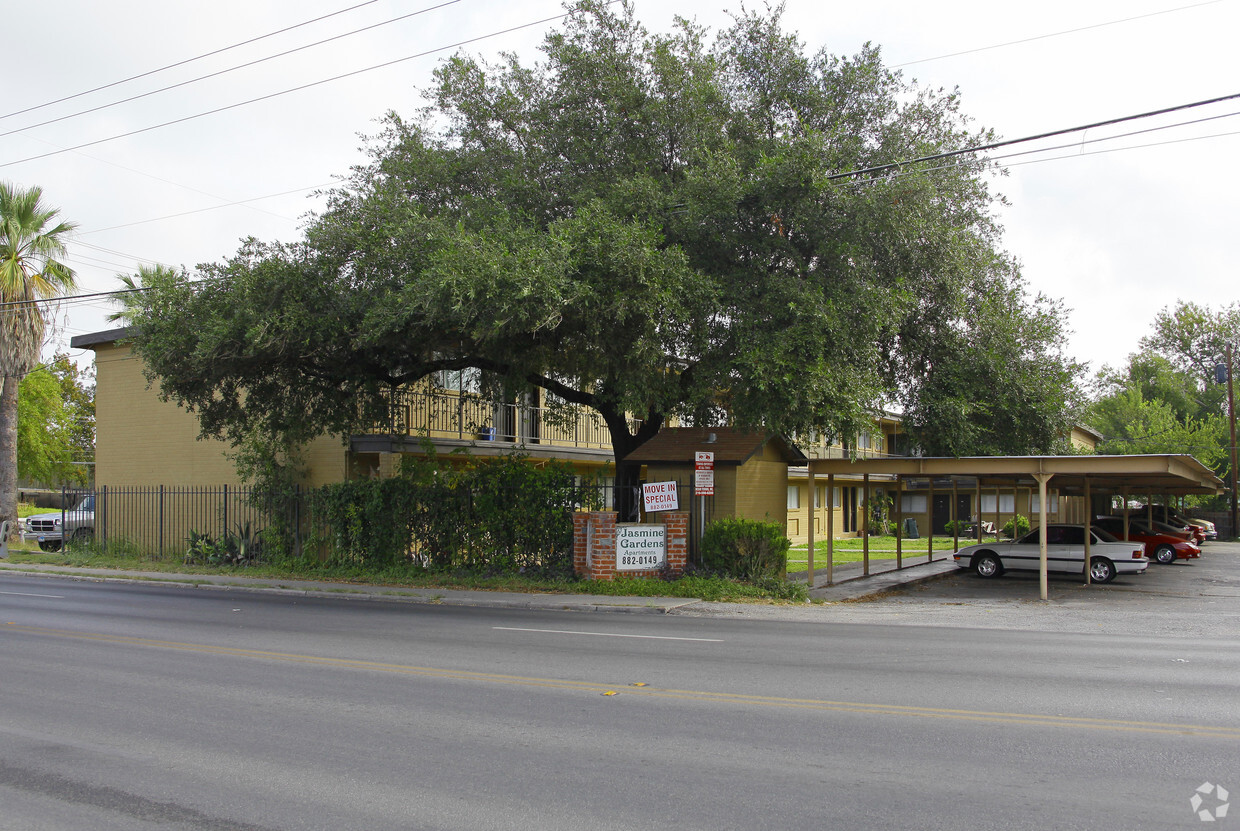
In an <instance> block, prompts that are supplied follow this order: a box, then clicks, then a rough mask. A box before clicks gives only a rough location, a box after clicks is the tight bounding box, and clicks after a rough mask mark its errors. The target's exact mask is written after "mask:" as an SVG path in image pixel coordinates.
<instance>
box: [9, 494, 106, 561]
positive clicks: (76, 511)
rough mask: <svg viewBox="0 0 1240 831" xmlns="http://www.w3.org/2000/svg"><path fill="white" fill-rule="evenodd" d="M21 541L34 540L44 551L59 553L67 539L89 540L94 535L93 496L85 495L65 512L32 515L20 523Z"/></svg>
mask: <svg viewBox="0 0 1240 831" xmlns="http://www.w3.org/2000/svg"><path fill="white" fill-rule="evenodd" d="M21 523H22V539H23V540H29V539H34V540H37V541H38V543H39V548H41V549H43V550H44V551H59V550H60V546H61V543H62V542H63V541H64V540H65V538H66V537H67V538H68V539H70V540H89V539H90V538H91V537H93V536H94V535H95V495H94V494H93V493H92V494H87V495H86V496H85V497H83V498H82V501H81V502H79V503H78V504H77V505H74V506H73V507H72V508H70V509H69V510H67V511H54V512H51V513H46V514H32V515H30V516H28V517H26V518H25V519H23V520H22V521H21Z"/></svg>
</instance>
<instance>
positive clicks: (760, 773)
mask: <svg viewBox="0 0 1240 831" xmlns="http://www.w3.org/2000/svg"><path fill="white" fill-rule="evenodd" d="M1203 562H1204V561H1203ZM1171 568H1179V567H1178V566H1175V567H1171ZM1168 574H1174V572H1165V573H1164V574H1163V577H1166V576H1167V575H1168ZM1184 574H1190V571H1189V569H1188V568H1186V569H1185V571H1184ZM962 576H964V577H967V575H962ZM1151 576H1152V577H1153V576H1157V573H1155V575H1151ZM1177 576H1178V575H1177ZM955 579H958V578H956V577H953V578H951V579H949V580H947V581H944V582H943V583H935V584H931V586H930V587H928V588H926V589H925V591H926V592H947V591H949V589H950V584H951V582H952V580H955ZM1035 584H1036V578H1035ZM962 585H964V586H965V587H966V588H968V587H969V584H967V583H966V584H962ZM1140 585H1141V586H1148V587H1153V586H1155V584H1154V583H1148V584H1140ZM994 586H997V587H998V588H995V587H994ZM994 586H991V587H987V588H984V589H978V590H979V591H983V590H984V591H987V592H993V591H996V590H998V591H1004V590H1012V588H1013V587H1015V588H1019V586H1020V584H1019V583H1014V582H1008V583H1003V584H1002V585H1000V584H997V583H996V584H994ZM1061 588H1062V591H1063V593H1064V595H1068V593H1069V592H1070V591H1071V590H1070V589H1068V588H1067V584H1064V585H1063V586H1061ZM1104 588H1106V589H1111V588H1112V587H1104ZM1117 596H1118V593H1116V592H1113V591H1111V592H1109V593H1108V594H1095V595H1090V596H1088V597H1087V600H1088V601H1089V602H1092V603H1094V604H1098V603H1100V598H1101V599H1103V600H1105V599H1106V598H1113V597H1117ZM950 597H951V595H944V596H943V597H933V596H927V595H926V594H925V593H924V592H922V593H916V594H915V593H910V596H909V597H906V598H903V599H901V598H894V599H890V598H889V599H886V600H883V601H879V602H876V603H867V604H843V605H840V606H835V607H830V608H826V609H815V610H806V611H807V612H809V616H808V617H805V616H802V617H799V618H795V619H782V620H774V619H771V620H767V619H759V618H760V617H763V615H762V614H760V613H755V612H753V611H752V610H751V613H750V614H736V613H731V612H728V611H727V610H723V611H721V612H720V613H721V614H724V615H726V616H725V617H722V618H720V617H714V616H702V617H689V616H680V615H677V616H662V615H660V616H656V615H640V616H635V615H622V614H580V613H566V612H538V611H524V610H507V609H471V608H460V607H439V606H434V605H413V604H397V603H391V604H389V603H382V602H373V601H355V600H347V599H317V598H294V597H289V596H278V595H263V594H230V593H222V592H212V591H202V590H193V589H182V588H171V587H158V586H140V585H120V584H108V583H84V582H76V581H72V580H63V579H49V578H31V577H22V576H15V575H10V574H0V829H21V830H22V831H27V830H29V829H69V828H73V829H79V828H91V829H144V828H161V829H162V828H168V829H180V828H184V829H232V828H238V829H300V828H306V829H320V828H322V829H328V828H331V829H387V828H409V829H531V828H536V829H574V830H576V829H637V828H659V827H675V828H678V829H757V828H787V829H802V828H804V829H832V828H841V829H885V828H891V829H897V828H899V829H904V828H919V829H958V828H959V829H964V828H968V829H988V828H1010V829H1022V828H1031V829H1032V828H1037V829H1049V828H1081V829H1109V828H1115V829H1140V828H1151V829H1153V828H1157V829H1165V828H1180V827H1183V828H1197V827H1202V826H1201V820H1200V819H1199V818H1198V816H1197V815H1196V814H1195V813H1194V811H1193V810H1192V807H1191V805H1190V798H1191V797H1193V795H1194V793H1195V792H1196V789H1197V788H1198V787H1199V786H1201V785H1203V784H1204V783H1207V782H1209V783H1211V784H1212V785H1221V786H1223V787H1224V788H1226V789H1228V790H1229V791H1230V790H1235V791H1236V793H1237V794H1240V705H1238V704H1237V688H1238V686H1240V639H1237V638H1235V637H1234V636H1233V635H1231V634H1227V635H1225V636H1213V635H1212V636H1202V635H1201V634H1200V633H1193V634H1191V635H1187V636H1186V635H1184V634H1183V633H1178V632H1176V633H1165V632H1154V633H1151V632H1150V631H1149V630H1150V628H1151V627H1150V626H1145V627H1132V628H1130V629H1127V630H1122V631H1115V630H1106V631H1090V630H1088V627H1077V628H1076V629H1071V630H1065V629H1063V628H1057V627H1055V626H1041V625H1035V626H1021V625H1012V620H1015V616H1017V615H1019V613H1020V612H1021V611H1022V609H1027V610H1030V611H1031V613H1037V614H1042V613H1045V612H1048V611H1055V610H1057V611H1068V612H1070V611H1071V609H1070V608H1068V607H1069V604H1071V603H1076V602H1077V601H1076V600H1074V599H1069V600H1059V601H1056V602H1055V603H1053V604H1049V608H1048V607H1044V606H1041V605H1038V604H1036V603H1032V602H1030V601H1029V600H1028V599H1027V598H1020V597H1018V596H1013V598H1011V599H1010V600H1005V599H1004V598H996V597H983V598H981V599H963V600H961V599H956V600H952V599H948V598H950ZM1071 597H1075V595H1071ZM1139 600H1140V598H1139V597H1138V598H1137V600H1136V601H1134V602H1137V603H1138V604H1139ZM1165 600H1166V599H1165V598H1161V599H1160V598H1155V599H1154V600H1152V601H1150V602H1151V603H1153V604H1155V605H1157V606H1159V607H1163V604H1164V602H1165ZM1207 601H1213V602H1215V603H1217V604H1220V605H1217V606H1216V607H1215V608H1214V609H1212V610H1207V611H1205V612H1199V613H1198V614H1200V615H1203V616H1208V615H1213V616H1215V617H1218V616H1219V615H1223V614H1240V607H1238V604H1240V598H1229V597H1212V598H1211V597H1206V598H1203V597H1196V598H1189V599H1184V598H1181V607H1184V606H1188V605H1192V604H1197V605H1200V604H1201V603H1204V602H1207ZM1117 602H1127V601H1126V600H1125V601H1117ZM948 604H959V605H956V606H952V605H948ZM919 607H920V608H923V609H941V610H951V609H955V610H957V611H959V612H961V615H960V618H959V619H957V620H953V619H952V618H950V617H948V616H947V615H946V614H940V615H938V616H937V620H934V621H926V620H920V619H919V620H917V621H916V625H908V624H910V623H912V621H910V620H901V619H900V618H899V617H895V618H887V619H883V618H882V617H881V616H882V615H883V614H895V615H904V616H912V617H916V613H915V610H916V609H917V608H919ZM986 608H992V609H1000V611H991V612H989V613H988V612H986V611H985V609H986ZM784 611H785V614H784V617H787V614H786V612H787V610H784ZM996 614H998V615H1000V617H1002V618H1003V620H1004V623H1003V624H1002V625H993V626H987V625H985V620H984V618H986V616H987V615H996ZM1125 614H1128V612H1125ZM1133 614H1134V615H1136V614H1139V613H1137V612H1133ZM1179 614H1181V615H1184V614H1185V611H1184V609H1183V608H1181V611H1180V613H1179ZM867 615H869V616H870V617H871V618H872V619H871V620H869V621H866V620H864V619H863V618H865V616H867ZM824 616H828V617H824ZM830 616H834V617H830ZM975 618H982V620H980V621H979V620H976V619H975ZM996 620H997V618H996ZM1016 622H1017V623H1019V621H1016ZM1152 628H1157V627H1152ZM1082 629H1083V630H1084V631H1082ZM1229 631H1230V630H1229ZM639 685H644V686H639ZM1220 805H1221V803H1220V802H1219V799H1218V794H1217V792H1216V791H1211V793H1209V794H1205V795H1203V796H1202V802H1201V809H1204V810H1210V811H1217V809H1218V808H1219V807H1220ZM1237 814H1238V816H1237V817H1230V818H1229V817H1223V818H1222V819H1221V820H1220V821H1221V822H1224V823H1225V822H1228V821H1231V822H1240V809H1237ZM1211 827H1224V826H1218V825H1215V826H1211Z"/></svg>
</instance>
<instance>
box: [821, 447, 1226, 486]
mask: <svg viewBox="0 0 1240 831" xmlns="http://www.w3.org/2000/svg"><path fill="white" fill-rule="evenodd" d="M809 470H810V472H811V473H813V474H814V475H815V476H826V475H828V474H834V475H836V476H850V477H856V476H863V475H865V474H869V475H871V476H891V477H894V476H901V477H918V478H931V479H939V478H948V479H950V478H955V477H968V478H970V479H976V480H977V482H978V484H979V485H981V486H982V487H996V486H999V487H1013V486H1016V487H1032V488H1036V487H1037V486H1038V485H1037V479H1036V478H1035V477H1036V476H1037V475H1046V474H1049V475H1050V476H1051V479H1050V481H1049V482H1048V485H1049V486H1050V487H1052V488H1056V489H1058V490H1059V492H1060V493H1065V492H1067V493H1076V492H1083V491H1084V489H1085V483H1086V482H1088V483H1089V487H1090V490H1091V491H1093V492H1099V491H1110V492H1113V493H1124V492H1130V493H1158V494H1190V493H1198V494H1217V493H1222V492H1223V491H1224V490H1225V489H1226V488H1225V485H1224V483H1223V480H1222V479H1220V478H1219V477H1218V476H1216V475H1215V473H1214V471H1212V470H1210V469H1209V468H1208V467H1206V466H1205V465H1203V464H1202V463H1201V462H1199V461H1197V459H1195V458H1193V457H1192V456H1189V455H1180V454H1158V455H1134V456H965V457H959V458H955V457H926V456H905V457H888V458H884V459H856V460H849V459H813V460H811V461H810V463H809Z"/></svg>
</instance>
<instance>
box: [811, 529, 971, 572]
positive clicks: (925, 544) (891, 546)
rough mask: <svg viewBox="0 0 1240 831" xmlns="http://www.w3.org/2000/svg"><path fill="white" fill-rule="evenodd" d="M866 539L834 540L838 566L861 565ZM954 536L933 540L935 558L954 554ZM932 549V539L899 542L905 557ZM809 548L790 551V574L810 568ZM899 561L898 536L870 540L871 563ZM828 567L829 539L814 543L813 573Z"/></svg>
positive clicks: (962, 542)
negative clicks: (930, 545) (897, 556)
mask: <svg viewBox="0 0 1240 831" xmlns="http://www.w3.org/2000/svg"><path fill="white" fill-rule="evenodd" d="M863 542H864V541H863V540H861V539H859V538H849V539H842V540H834V541H833V543H832V551H831V555H832V561H833V562H834V563H836V564H839V563H859V562H861V560H862V559H863V557H864V552H863V550H862V544H863ZM974 542H975V541H974V540H973V539H966V538H964V537H962V538H961V539H960V547H961V548H963V547H964V546H966V545H972V544H973V543H974ZM952 544H953V538H952V537H937V536H936V537H935V538H934V554H935V559H937V558H938V556H939V555H940V554H941V555H943V556H947V555H948V554H950V553H951V552H952V551H953V545H952ZM928 550H929V540H927V539H925V538H924V537H923V538H922V539H917V540H907V539H906V540H902V541H901V543H900V552H901V554H902V555H903V556H905V557H915V556H924V555H925V554H926V552H927V551H928ZM808 558H809V549H808V547H807V546H805V545H794V546H792V548H790V549H788V572H789V573H796V572H799V571H805V570H806V568H808V566H809V559H808ZM895 558H896V538H895V537H870V559H871V560H894V559H895ZM826 565H827V542H826V540H815V541H814V570H815V571H817V570H818V569H821V568H825V567H826Z"/></svg>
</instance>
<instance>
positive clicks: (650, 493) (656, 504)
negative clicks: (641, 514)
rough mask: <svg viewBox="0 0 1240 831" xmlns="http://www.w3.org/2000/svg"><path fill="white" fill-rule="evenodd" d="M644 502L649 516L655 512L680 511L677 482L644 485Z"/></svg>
mask: <svg viewBox="0 0 1240 831" xmlns="http://www.w3.org/2000/svg"><path fill="white" fill-rule="evenodd" d="M642 500H643V502H644V503H645V506H644V507H645V508H646V513H648V514H650V513H654V512H655V511H678V510H680V500H679V499H678V498H677V496H676V483H675V482H649V483H647V484H645V485H642Z"/></svg>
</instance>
